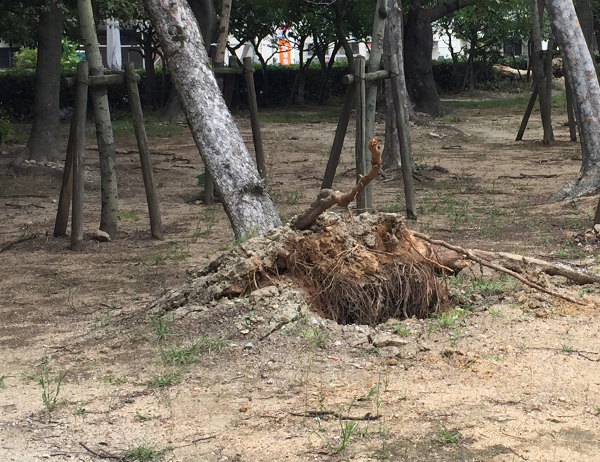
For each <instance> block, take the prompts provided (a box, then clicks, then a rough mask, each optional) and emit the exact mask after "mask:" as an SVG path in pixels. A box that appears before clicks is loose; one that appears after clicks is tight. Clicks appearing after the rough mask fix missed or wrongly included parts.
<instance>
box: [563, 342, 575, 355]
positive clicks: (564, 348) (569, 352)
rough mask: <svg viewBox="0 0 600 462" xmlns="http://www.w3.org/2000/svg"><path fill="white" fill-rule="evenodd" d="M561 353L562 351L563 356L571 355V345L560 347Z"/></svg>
mask: <svg viewBox="0 0 600 462" xmlns="http://www.w3.org/2000/svg"><path fill="white" fill-rule="evenodd" d="M561 351H562V352H563V353H564V354H567V355H568V354H571V353H573V347H572V346H571V345H567V344H564V345H563V346H562V349H561Z"/></svg>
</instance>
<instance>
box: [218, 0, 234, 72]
mask: <svg viewBox="0 0 600 462" xmlns="http://www.w3.org/2000/svg"><path fill="white" fill-rule="evenodd" d="M231 3H232V0H223V6H222V8H221V18H220V19H219V38H218V39H217V51H216V52H215V63H225V50H226V48H227V37H228V36H229V17H230V16H231Z"/></svg>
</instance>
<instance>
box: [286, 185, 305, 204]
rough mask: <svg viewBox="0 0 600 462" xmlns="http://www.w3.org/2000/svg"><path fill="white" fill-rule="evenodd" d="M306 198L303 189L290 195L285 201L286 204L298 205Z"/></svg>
mask: <svg viewBox="0 0 600 462" xmlns="http://www.w3.org/2000/svg"><path fill="white" fill-rule="evenodd" d="M302 197H304V192H303V191H302V190H301V189H296V190H295V191H292V192H291V193H289V194H288V195H287V197H286V199H285V203H286V204H289V205H296V204H297V203H298V202H299V201H300V199H302Z"/></svg>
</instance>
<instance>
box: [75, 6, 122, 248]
mask: <svg viewBox="0 0 600 462" xmlns="http://www.w3.org/2000/svg"><path fill="white" fill-rule="evenodd" d="M77 11H78V12H79V27H80V28H81V38H82V40H83V45H84V48H85V56H86V59H87V61H88V62H89V66H90V75H91V76H96V75H104V67H103V65H102V56H101V55H100V48H99V46H98V36H97V35H96V25H95V24H94V13H93V10H92V2H91V0H77ZM91 93H92V102H93V104H94V121H95V123H96V140H97V142H98V155H99V157H100V195H101V202H102V208H101V210H100V229H101V230H102V231H104V232H106V233H108V235H109V236H110V237H111V238H112V239H114V238H115V237H116V236H117V220H118V211H119V195H118V191H117V166H116V160H117V159H116V158H117V155H116V152H115V139H114V136H113V130H112V123H111V121H110V109H109V107H108V92H107V89H106V87H92V89H91Z"/></svg>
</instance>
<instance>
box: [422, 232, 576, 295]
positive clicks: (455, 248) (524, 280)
mask: <svg viewBox="0 0 600 462" xmlns="http://www.w3.org/2000/svg"><path fill="white" fill-rule="evenodd" d="M412 234H413V235H414V236H415V237H417V238H419V239H422V240H424V241H426V242H429V243H430V244H432V245H435V246H439V247H445V248H447V249H450V250H453V251H454V252H456V253H458V254H461V255H464V256H465V258H467V259H468V260H471V261H474V262H475V263H478V264H480V265H481V266H485V267H487V268H491V269H493V270H495V271H498V272H500V273H505V274H508V275H509V276H512V277H513V278H515V279H516V280H518V281H521V282H522V283H523V284H525V285H527V286H529V287H532V288H534V289H536V290H539V291H540V292H544V293H546V294H548V295H552V296H553V297H557V298H562V299H563V300H566V301H568V302H571V303H574V304H576V305H582V306H586V305H587V304H586V303H584V302H582V301H579V300H575V299H574V298H572V297H569V296H568V295H563V294H561V293H558V292H555V291H553V290H549V289H546V288H545V287H542V286H541V285H539V284H536V283H535V282H531V281H530V280H529V279H527V278H525V277H523V276H521V275H520V274H518V273H516V272H514V271H512V270H510V269H508V268H505V267H503V266H500V265H497V264H495V263H491V262H489V261H487V260H485V259H484V258H481V257H478V256H477V255H476V254H475V253H474V252H473V251H471V250H467V249H463V248H462V247H459V246H456V245H452V244H449V243H447V242H445V241H441V240H439V239H432V238H431V237H429V236H427V235H426V234H423V233H419V232H416V231H412Z"/></svg>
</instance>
